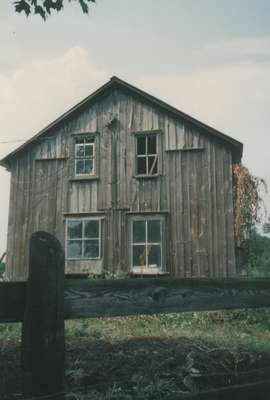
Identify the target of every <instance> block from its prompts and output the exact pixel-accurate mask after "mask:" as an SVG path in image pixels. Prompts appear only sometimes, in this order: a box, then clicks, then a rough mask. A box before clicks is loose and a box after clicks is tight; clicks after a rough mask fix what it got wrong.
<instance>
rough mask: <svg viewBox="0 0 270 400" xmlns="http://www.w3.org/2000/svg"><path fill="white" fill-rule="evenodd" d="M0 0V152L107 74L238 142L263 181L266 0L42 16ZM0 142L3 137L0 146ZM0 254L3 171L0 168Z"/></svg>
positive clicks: (101, 5)
mask: <svg viewBox="0 0 270 400" xmlns="http://www.w3.org/2000/svg"><path fill="white" fill-rule="evenodd" d="M12 3H13V1H11V0H9V1H5V2H4V1H1V4H0V49H1V52H0V157H1V158H2V157H3V156H4V155H6V154H7V153H9V152H10V151H11V150H13V149H14V148H16V147H17V146H18V145H19V144H21V142H18V143H3V142H6V141H13V140H14V141H15V140H18V141H19V140H23V139H27V138H30V137H31V136H33V135H34V134H35V133H37V131H39V130H40V129H42V128H43V127H44V126H45V125H46V124H48V123H49V122H51V121H52V120H53V119H55V118H56V117H58V116H59V114H61V113H63V112H64V111H66V109H68V108H70V107H71V106H72V105H74V104H76V102H78V101H79V100H81V99H82V98H83V97H85V96H87V95H88V94H90V93H91V92H92V91H93V90H95V89H96V88H97V87H98V86H100V85H101V84H103V83H104V82H105V81H106V80H108V79H109V78H110V77H111V76H112V75H117V76H118V77H120V78H122V79H125V80H127V81H128V82H130V83H132V84H134V85H137V86H139V87H140V88H142V89H144V90H146V91H148V92H149V93H151V94H153V95H155V96H157V97H160V98H161V99H162V100H165V101H167V102H169V103H170V104H172V105H173V106H176V107H177V108H179V109H181V110H182V111H184V112H186V113H189V114H191V115H192V116H194V117H196V118H198V119H200V120H202V121H203V122H205V123H207V124H210V125H212V126H213V127H215V128H216V129H219V130H221V131H224V132H225V133H227V134H229V135H231V136H233V137H234V138H236V139H238V140H240V141H242V142H243V143H244V160H243V161H244V163H245V164H246V165H247V166H248V168H249V169H250V171H251V172H252V173H253V174H255V175H258V176H260V177H262V178H264V179H265V180H267V181H268V182H269V183H270V161H269V159H270V157H269V153H270V112H269V111H270V23H269V22H270V1H269V0H256V1H255V0H169V1H164V0H136V1H133V0H96V5H94V6H91V12H90V15H89V16H84V15H82V13H81V12H80V9H79V6H78V5H77V4H76V2H75V3H70V4H69V3H68V2H67V1H66V3H68V4H67V6H66V8H65V11H64V12H62V13H60V14H59V15H55V16H53V17H51V18H49V19H48V20H47V22H46V23H44V22H43V21H42V20H41V19H40V18H39V17H37V16H35V17H31V18H28V19H26V18H25V17H24V16H23V15H16V14H15V12H14V10H13V6H12ZM1 142H2V143H1ZM0 182H1V209H0V239H1V240H0V253H1V252H2V251H4V250H5V247H6V230H7V217H8V198H9V174H8V173H7V172H6V171H5V170H4V169H3V168H0Z"/></svg>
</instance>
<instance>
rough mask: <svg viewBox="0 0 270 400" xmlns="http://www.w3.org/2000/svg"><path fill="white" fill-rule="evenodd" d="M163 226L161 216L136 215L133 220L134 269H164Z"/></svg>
mask: <svg viewBox="0 0 270 400" xmlns="http://www.w3.org/2000/svg"><path fill="white" fill-rule="evenodd" d="M163 227H164V220H163V219H162V218H159V217H134V218H133V219H132V220H131V252H130V257H131V266H132V268H133V270H139V269H140V268H141V269H147V270H149V269H155V270H156V269H158V270H162V269H163V267H164V266H163V241H164V238H163V236H164V235H163V230H164V229H163Z"/></svg>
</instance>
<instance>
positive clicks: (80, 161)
mask: <svg viewBox="0 0 270 400" xmlns="http://www.w3.org/2000/svg"><path fill="white" fill-rule="evenodd" d="M95 164H96V157H95V138H94V137H80V138H77V139H76V141H75V175H76V176H78V175H94V174H95V169H96V165H95Z"/></svg>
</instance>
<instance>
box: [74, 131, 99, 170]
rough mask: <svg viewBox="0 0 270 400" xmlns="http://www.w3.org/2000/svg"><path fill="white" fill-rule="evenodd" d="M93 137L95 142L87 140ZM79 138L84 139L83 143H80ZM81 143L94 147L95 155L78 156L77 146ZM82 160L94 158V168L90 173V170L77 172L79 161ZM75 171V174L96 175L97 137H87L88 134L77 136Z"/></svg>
mask: <svg viewBox="0 0 270 400" xmlns="http://www.w3.org/2000/svg"><path fill="white" fill-rule="evenodd" d="M89 139H92V140H93V142H90V143H87V142H86V140H89ZM77 140H78V141H79V140H83V143H79V142H77ZM79 145H83V146H84V147H85V146H89V147H92V148H93V155H92V156H85V155H84V156H82V157H78V156H77V146H79ZM78 160H81V161H84V162H85V160H92V161H93V170H92V172H90V173H88V172H84V173H77V161H78ZM74 171H75V176H93V175H96V138H95V137H93V136H90V137H87V136H81V137H78V138H75V143H74Z"/></svg>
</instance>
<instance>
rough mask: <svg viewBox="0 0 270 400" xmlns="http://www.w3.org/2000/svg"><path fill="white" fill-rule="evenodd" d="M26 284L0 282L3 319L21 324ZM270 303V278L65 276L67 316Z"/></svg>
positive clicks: (128, 313)
mask: <svg viewBox="0 0 270 400" xmlns="http://www.w3.org/2000/svg"><path fill="white" fill-rule="evenodd" d="M25 290H26V283H25V282H4V283H0V322H20V321H22V317H23V310H24V304H25ZM248 307H251V308H254V307H270V280H269V279H253V280H248V279H195V278H194V279H171V278H154V279H148V278H147V279H138V278H137V279H123V280H122V279H121V280H90V279H66V280H65V319H72V318H84V317H102V316H121V315H132V314H153V313H171V312H186V311H207V310H218V309H234V308H248Z"/></svg>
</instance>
